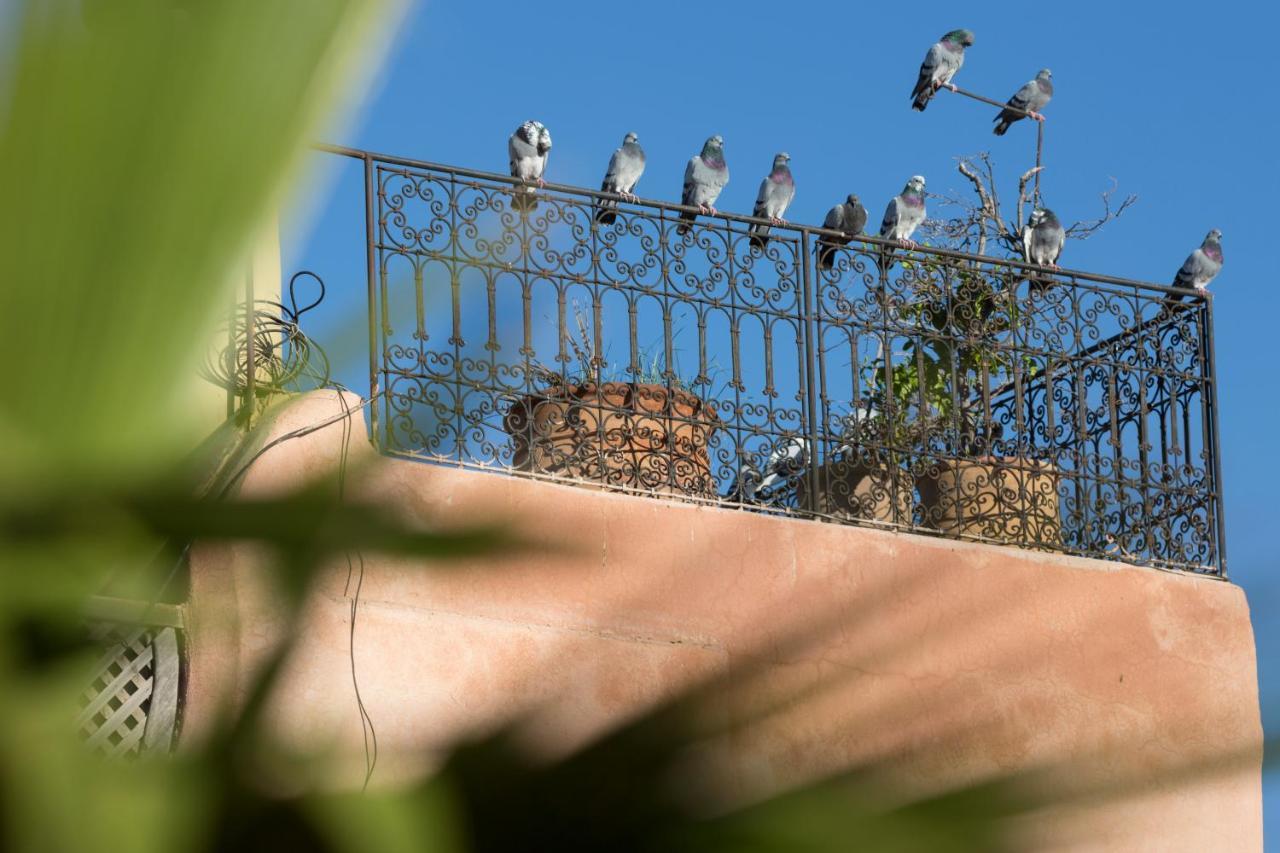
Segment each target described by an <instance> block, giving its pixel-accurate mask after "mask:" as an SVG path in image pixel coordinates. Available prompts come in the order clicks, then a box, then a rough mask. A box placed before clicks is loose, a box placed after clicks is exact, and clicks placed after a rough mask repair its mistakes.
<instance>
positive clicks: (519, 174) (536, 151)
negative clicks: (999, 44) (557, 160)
mask: <svg viewBox="0 0 1280 853" xmlns="http://www.w3.org/2000/svg"><path fill="white" fill-rule="evenodd" d="M550 151H551V133H550V131H548V130H547V129H546V128H545V127H543V126H542V122H540V121H532V120H530V121H526V122H525V123H524V124H522V125H520V126H519V127H518V128H516V132H515V133H513V134H511V138H510V139H508V140H507V156H508V157H509V158H510V160H511V177H513V178H519V179H520V180H522V181H529V182H532V183H536V184H537V185H538V186H543V185H544V181H543V180H542V173H543V172H544V171H546V169H547V155H548V153H550ZM511 192H512V195H511V207H512V208H514V209H515V210H523V211H529V210H533V209H534V208H535V207H537V206H538V201H537V198H536V196H535V195H534V193H533V187H529V186H525V187H515V188H514V189H513V190H512V191H511Z"/></svg>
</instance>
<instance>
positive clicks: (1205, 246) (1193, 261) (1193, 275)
mask: <svg viewBox="0 0 1280 853" xmlns="http://www.w3.org/2000/svg"><path fill="white" fill-rule="evenodd" d="M1220 272H1222V232H1221V231H1219V230H1218V229H1217V228H1215V229H1213V230H1212V231H1210V232H1209V233H1208V234H1207V235H1206V236H1205V238H1204V242H1203V243H1201V244H1200V248H1198V249H1196V250H1195V251H1194V252H1192V253H1191V254H1190V255H1188V256H1187V260H1186V262H1185V263H1184V264H1183V265H1182V268H1181V269H1180V270H1178V274H1177V275H1176V276H1174V278H1173V286H1174V287H1176V288H1179V289H1180V290H1185V291H1188V292H1187V293H1186V294H1185V295H1183V296H1182V297H1180V298H1182V299H1186V298H1187V296H1190V295H1191V293H1203V292H1204V291H1205V290H1207V289H1208V287H1209V282H1211V281H1213V280H1214V278H1215V277H1216V276H1217V275H1218V273H1220Z"/></svg>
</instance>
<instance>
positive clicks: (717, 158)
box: [676, 136, 729, 234]
mask: <svg viewBox="0 0 1280 853" xmlns="http://www.w3.org/2000/svg"><path fill="white" fill-rule="evenodd" d="M727 183H729V167H728V166H727V165H726V164H725V162H724V139H722V138H721V137H719V136H713V137H711V138H710V139H708V140H707V141H706V142H705V143H703V145H702V151H701V152H699V153H698V154H695V155H694V156H693V157H691V158H690V159H689V165H688V166H686V167H685V170H684V191H683V192H682V193H681V194H680V203H681V204H683V205H685V206H687V207H696V208H698V211H699V212H700V213H707V214H710V215H712V216H715V214H716V209H715V203H716V199H718V198H719V197H720V193H721V192H722V191H723V190H724V188H725V184H727ZM697 218H698V214H697V213H690V212H685V213H681V214H680V224H679V225H677V226H676V233H677V234H687V233H689V223H690V222H692V221H693V220H695V219H697Z"/></svg>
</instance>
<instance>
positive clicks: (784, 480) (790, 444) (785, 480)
mask: <svg viewBox="0 0 1280 853" xmlns="http://www.w3.org/2000/svg"><path fill="white" fill-rule="evenodd" d="M808 464H809V442H808V440H806V439H804V438H801V437H800V436H791V437H789V438H787V439H786V440H785V441H782V442H781V443H779V444H778V445H777V446H775V447H774V449H773V451H772V452H771V453H770V454H769V458H768V459H766V460H765V463H764V469H763V471H762V470H761V469H759V468H757V467H756V466H755V464H754V463H752V462H751V461H750V460H749V459H744V460H743V462H742V465H741V467H740V469H739V471H738V476H737V477H736V478H734V481H733V484H732V485H730V486H729V492H728V495H727V496H728V497H729V498H730V499H731V500H739V501H742V502H743V503H753V504H771V503H778V502H779V501H781V500H782V499H783V498H784V497H785V496H786V495H787V494H788V493H789V491H790V485H791V483H792V482H793V481H794V480H795V479H796V478H797V477H799V476H800V475H801V474H803V473H804V471H805V468H806V467H807V466H808Z"/></svg>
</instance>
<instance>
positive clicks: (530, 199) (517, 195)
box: [511, 189, 538, 213]
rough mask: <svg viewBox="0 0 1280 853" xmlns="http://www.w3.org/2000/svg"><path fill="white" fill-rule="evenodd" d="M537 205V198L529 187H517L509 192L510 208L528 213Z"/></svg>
mask: <svg viewBox="0 0 1280 853" xmlns="http://www.w3.org/2000/svg"><path fill="white" fill-rule="evenodd" d="M537 206H538V198H537V196H536V195H534V193H533V190H531V189H517V190H516V191H515V192H514V193H512V194H511V209H512V210H519V211H521V212H522V213H528V212H529V211H531V210H533V209H534V208H536V207H537Z"/></svg>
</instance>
